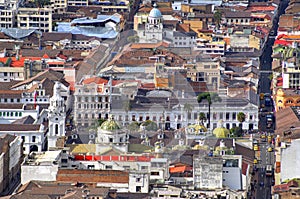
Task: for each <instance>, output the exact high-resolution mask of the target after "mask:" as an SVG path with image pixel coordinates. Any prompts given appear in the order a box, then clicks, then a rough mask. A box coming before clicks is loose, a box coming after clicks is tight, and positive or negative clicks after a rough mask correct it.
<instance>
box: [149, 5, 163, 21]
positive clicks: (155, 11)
mask: <svg viewBox="0 0 300 199" xmlns="http://www.w3.org/2000/svg"><path fill="white" fill-rule="evenodd" d="M153 7H154V8H153V9H152V10H151V11H150V14H149V17H152V18H161V17H162V15H161V12H160V11H159V9H157V6H156V4H154V6H153Z"/></svg>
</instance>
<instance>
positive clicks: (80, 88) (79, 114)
mask: <svg viewBox="0 0 300 199" xmlns="http://www.w3.org/2000/svg"><path fill="white" fill-rule="evenodd" d="M110 83H111V82H110ZM110 83H109V82H108V80H104V79H102V78H97V77H91V78H86V79H85V80H83V81H82V82H81V83H79V84H76V85H75V93H74V97H75V103H74V122H75V125H82V126H89V125H94V124H96V122H97V120H98V119H108V116H109V113H110V111H111V101H112V100H118V99H119V98H120V94H116V93H114V92H113V89H111V87H112V86H111V85H110Z"/></svg>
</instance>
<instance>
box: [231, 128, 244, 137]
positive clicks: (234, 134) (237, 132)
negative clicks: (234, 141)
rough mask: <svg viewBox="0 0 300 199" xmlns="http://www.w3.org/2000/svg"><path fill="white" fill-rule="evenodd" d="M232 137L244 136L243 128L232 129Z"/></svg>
mask: <svg viewBox="0 0 300 199" xmlns="http://www.w3.org/2000/svg"><path fill="white" fill-rule="evenodd" d="M230 135H231V137H241V136H242V135H243V130H242V128H241V127H239V126H236V127H232V128H231V129H230Z"/></svg>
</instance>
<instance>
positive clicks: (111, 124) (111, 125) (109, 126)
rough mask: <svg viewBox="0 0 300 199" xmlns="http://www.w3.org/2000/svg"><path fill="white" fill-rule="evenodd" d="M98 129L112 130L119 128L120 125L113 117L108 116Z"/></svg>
mask: <svg viewBox="0 0 300 199" xmlns="http://www.w3.org/2000/svg"><path fill="white" fill-rule="evenodd" d="M100 129H102V130H107V131H114V130H118V129H120V126H119V125H118V123H117V122H116V121H115V120H114V119H113V118H109V119H108V120H107V121H105V122H103V123H102V124H101V126H100Z"/></svg>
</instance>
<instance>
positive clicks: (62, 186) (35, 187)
mask: <svg viewBox="0 0 300 199" xmlns="http://www.w3.org/2000/svg"><path fill="white" fill-rule="evenodd" d="M108 195H109V188H104V187H95V186H94V185H90V184H88V183H87V184H83V183H79V182H78V183H77V182H75V183H59V182H46V181H30V182H28V183H26V184H24V185H22V186H21V187H20V188H19V190H17V191H16V193H15V194H14V195H9V196H7V198H9V199H13V198H16V199H22V198H34V197H38V198H55V197H65V198H82V197H90V198H97V199H106V197H107V196H108Z"/></svg>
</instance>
